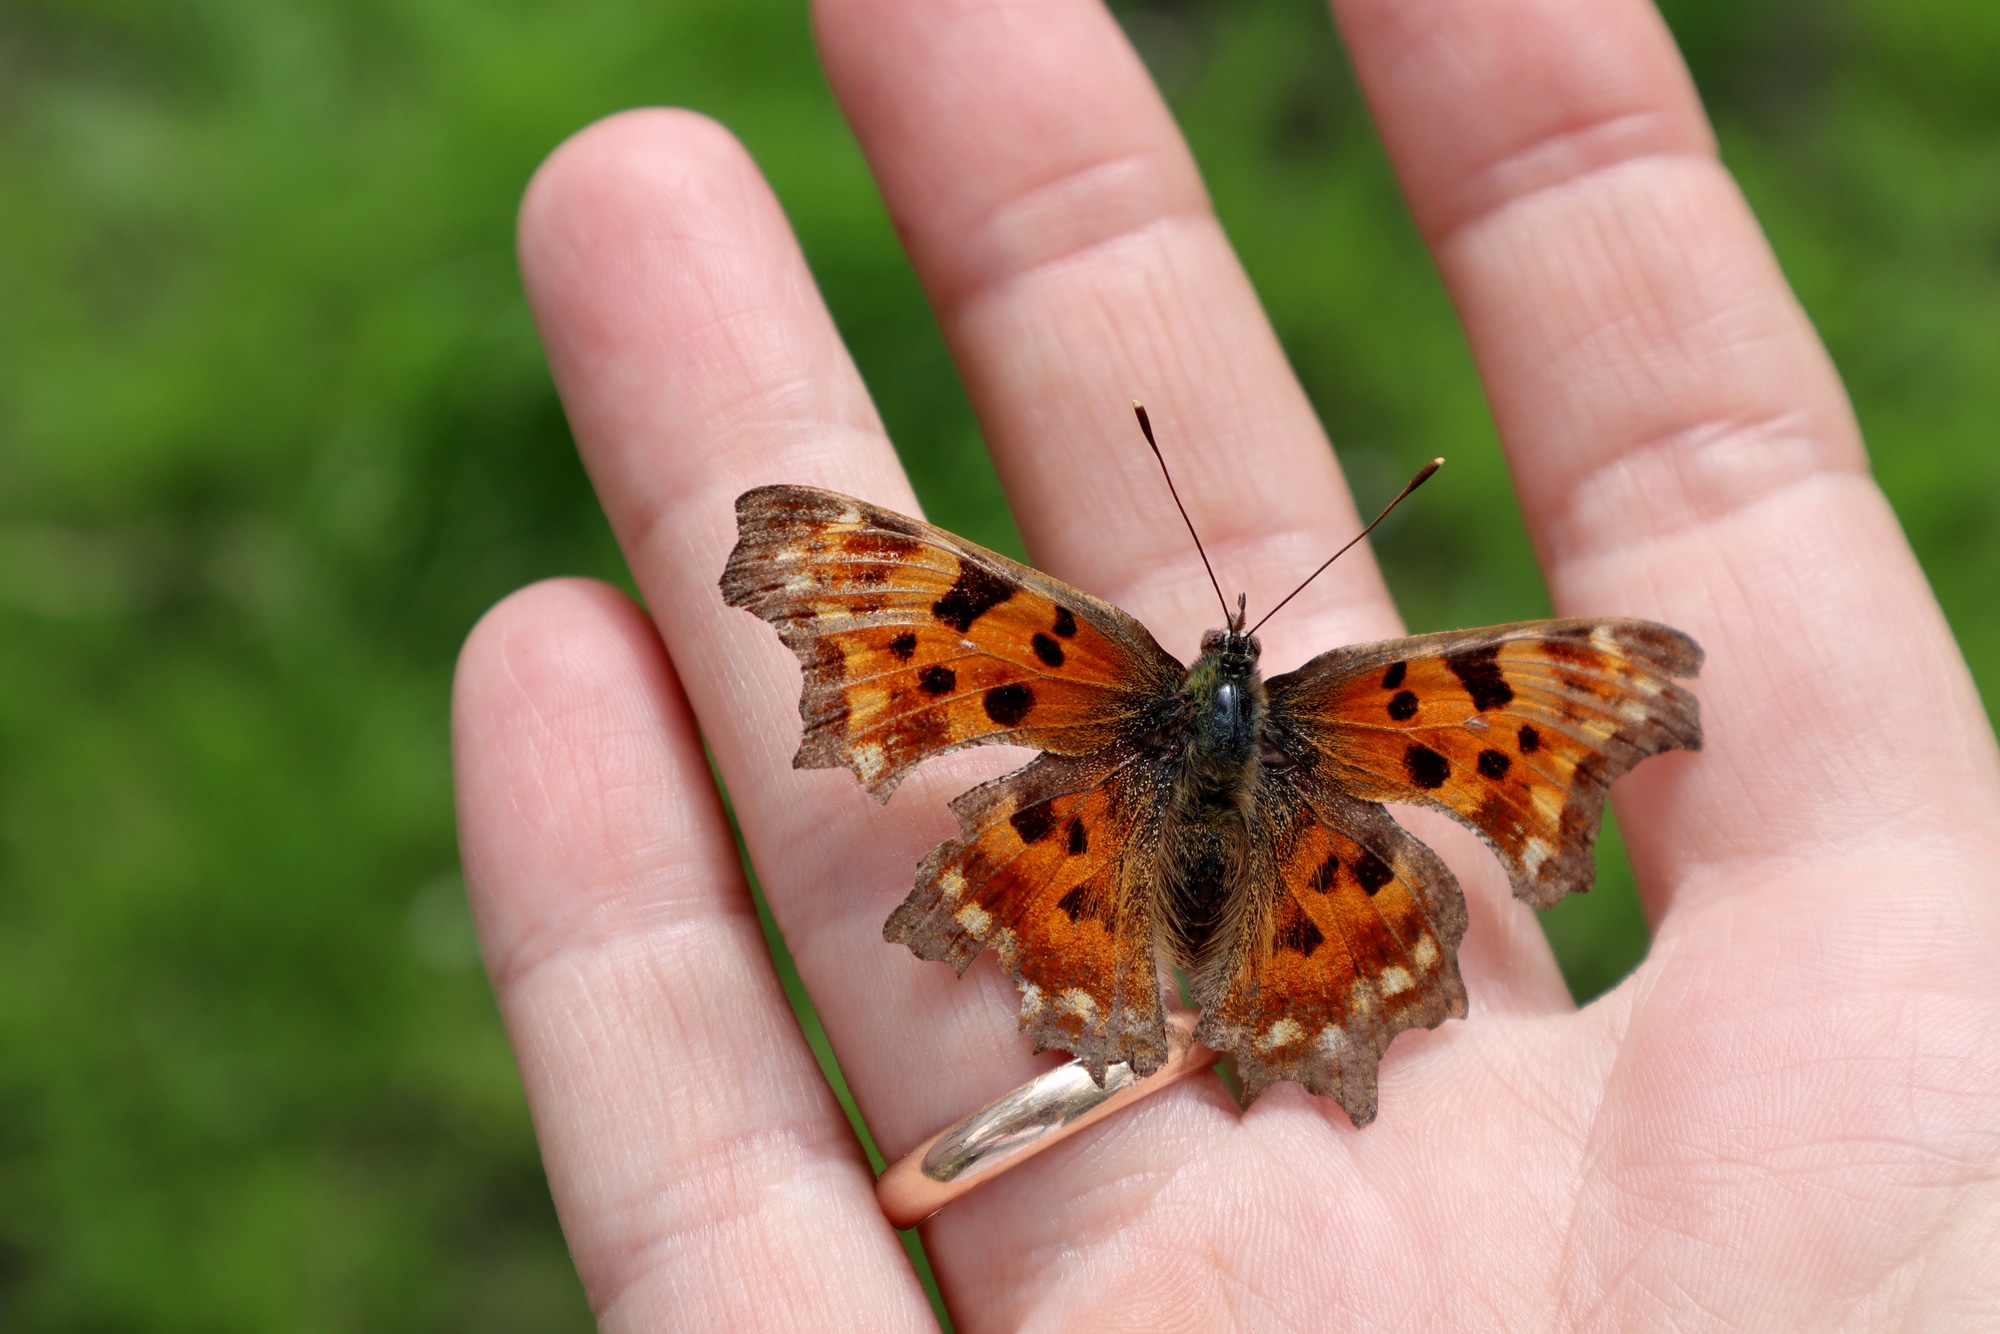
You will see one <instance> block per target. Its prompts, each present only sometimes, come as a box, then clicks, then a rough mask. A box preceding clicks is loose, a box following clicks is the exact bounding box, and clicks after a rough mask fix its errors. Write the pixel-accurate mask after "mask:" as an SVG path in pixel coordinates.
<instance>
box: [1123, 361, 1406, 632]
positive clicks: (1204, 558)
mask: <svg viewBox="0 0 2000 1334" xmlns="http://www.w3.org/2000/svg"><path fill="white" fill-rule="evenodd" d="M1132 411H1134V412H1136V413H1138V414H1139V429H1140V430H1141V431H1143V432H1145V434H1146V443H1147V444H1149V445H1151V446H1152V447H1153V457H1154V458H1156V459H1158V460H1159V461H1160V472H1161V473H1162V474H1163V475H1164V476H1165V477H1166V479H1167V492H1168V494H1169V495H1171V496H1173V498H1174V508H1175V509H1177V510H1179V511H1180V512H1181V522H1182V523H1184V524H1186V525H1187V530H1188V536H1189V537H1192V538H1193V539H1194V549H1195V550H1196V551H1197V552H1199V553H1200V555H1201V568H1202V569H1204V570H1207V571H1208V582H1209V585H1210V586H1211V587H1213V588H1214V589H1215V600H1216V601H1217V602H1220V603H1221V604H1222V616H1223V619H1224V620H1226V621H1229V623H1230V625H1231V626H1232V627H1233V626H1236V625H1240V624H1242V622H1240V621H1238V620H1236V619H1234V618H1232V617H1231V616H1230V615H1229V599H1228V598H1226V597H1224V596H1222V584H1221V583H1220V581H1218V580H1217V579H1216V577H1215V567H1214V566H1213V565H1210V564H1209V563H1208V552H1207V551H1205V550H1203V549H1202V545H1201V534H1200V533H1197V532H1196V531H1195V530H1194V520H1193V519H1190V518H1189V517H1188V512H1187V506H1185V505H1183V504H1181V493H1180V491H1179V490H1178V489H1176V488H1175V486H1174V475H1173V474H1172V473H1171V472H1168V471H1167V458H1166V455H1164V454H1162V453H1160V442H1159V441H1157V440H1155V439H1153V419H1152V418H1150V417H1148V416H1147V415H1146V405H1145V404H1144V403H1141V402H1140V401H1139V400H1138V399H1136V398H1135V399H1133V400H1132ZM1399 499H1400V497H1399Z"/></svg>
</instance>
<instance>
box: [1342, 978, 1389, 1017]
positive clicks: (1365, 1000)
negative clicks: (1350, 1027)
mask: <svg viewBox="0 0 2000 1334" xmlns="http://www.w3.org/2000/svg"><path fill="white" fill-rule="evenodd" d="M1381 1011H1382V1006H1381V1003H1380V1002H1379V1001H1377V1000H1376V999H1375V988H1373V987H1371V986H1369V985H1368V984H1367V983H1366V982H1364V981H1362V980H1361V979H1360V978H1358V977H1357V978H1355V979H1354V985H1353V986H1351V987H1349V988H1348V989H1347V1012H1348V1013H1349V1014H1351V1015H1353V1016H1354V1017H1355V1018H1357V1019H1365V1020H1368V1021H1370V1022H1373V1021H1374V1020H1375V1019H1376V1017H1377V1016H1378V1015H1380V1013H1381Z"/></svg>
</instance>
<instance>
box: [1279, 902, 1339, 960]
mask: <svg viewBox="0 0 2000 1334" xmlns="http://www.w3.org/2000/svg"><path fill="white" fill-rule="evenodd" d="M1325 943H1326V937H1325V936H1324V935H1322V934H1320V929H1319V928H1318V927H1317V926H1314V925H1313V920H1312V918H1310V917H1308V916H1306V915H1305V914H1304V913H1302V912H1298V911H1294V912H1293V913H1292V919H1291V920H1290V921H1289V922H1286V923H1285V924H1284V925H1283V926H1281V927H1279V928H1278V930H1277V932H1276V934H1274V935H1273V936H1272V937H1271V949H1272V951H1273V952H1274V953H1275V952H1276V951H1278V950H1296V951H1298V952H1299V953H1300V954H1303V955H1305V956H1306V957H1307V958H1308V959H1310V958H1312V953H1313V951H1314V950H1316V949H1318V948H1319V947H1320V946H1321V945H1323V944H1325Z"/></svg>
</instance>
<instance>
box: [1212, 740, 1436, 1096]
mask: <svg viewBox="0 0 2000 1334" xmlns="http://www.w3.org/2000/svg"><path fill="white" fill-rule="evenodd" d="M1253 809H1254V810H1255V812H1256V815H1255V821H1254V825H1253V830H1252V840H1251V842H1252V853H1251V856H1252V862H1251V865H1250V867H1249V871H1248V874H1247V875H1246V877H1245V879H1244V881H1243V882H1242V884H1241V886H1240V892H1241V893H1242V895H1243V897H1242V898H1241V899H1240V900H1239V901H1238V903H1237V905H1236V908H1235V912H1234V914H1233V917H1232V920H1231V921H1230V922H1229V924H1228V927H1227V930H1226V934H1225V935H1224V937H1223V939H1222V940H1221V941H1220V942H1219V945H1220V948H1219V949H1218V950H1217V952H1216V953H1215V954H1213V955H1212V956H1211V957H1210V959H1208V960H1207V961H1205V966H1204V968H1203V969H1202V972H1201V974H1200V976H1198V977H1197V979H1196V993H1197V999H1198V1000H1199V1001H1200V1003H1201V1008H1202V1016H1201V1022H1200V1024H1199V1026H1198V1027H1197V1028H1196V1030H1195V1038H1196V1040H1197V1041H1200V1042H1202V1043H1204V1044H1206V1045H1207V1046H1209V1047H1211V1048H1213V1049H1214V1050H1217V1051H1227V1052H1229V1053H1230V1054H1231V1055H1232V1056H1234V1057H1235V1058H1236V1071H1237V1075H1238V1077H1239V1078H1241V1080H1242V1081H1243V1099H1244V1103H1245V1105H1246V1106H1247V1105H1248V1104H1249V1102H1250V1101H1251V1100H1253V1099H1254V1098H1256V1096H1257V1095H1258V1094H1259V1093H1261V1092H1262V1091H1263V1090H1264V1089H1265V1088H1266V1087H1267V1086H1268V1085H1270V1084H1272V1083H1274V1082H1276V1081H1277V1080H1280V1079H1292V1080H1297V1081H1298V1082H1299V1083H1301V1084H1304V1085H1305V1086H1306V1087H1307V1088H1309V1089H1311V1090H1312V1091H1313V1092H1314V1093H1318V1094H1322V1095H1325V1096H1328V1097H1332V1098H1335V1099H1337V1100H1338V1101H1339V1102H1340V1105H1341V1106H1342V1107H1343V1108H1345V1109H1346V1111H1347V1114H1348V1116H1349V1118H1350V1119H1352V1120H1353V1122H1354V1124H1355V1125H1357V1126H1363V1125H1366V1124H1368V1122H1370V1121H1372V1120H1374V1119H1375V1107H1376V1068H1377V1065H1378V1064H1379V1062H1380V1060H1381V1056H1382V1052H1383V1050H1384V1049H1385V1048H1387V1047H1388V1045H1389V1040H1390V1039H1391V1038H1393V1037H1395V1036H1396V1034H1398V1033H1400V1032H1402V1031H1403V1030H1404V1029H1406V1028H1435V1027H1436V1026H1437V1025H1438V1024H1440V1023H1442V1022H1444V1021H1445V1020H1446V1019H1448V1018H1462V1017H1463V1016H1464V1014H1465V984H1464V983H1463V982H1462V981H1461V980H1460V979H1459V974H1458V944H1459V941H1460V940H1461V939H1462V938H1463V937H1464V935H1465V926H1466V916H1465V899H1464V896H1463V895H1462V894H1461V893H1460V892H1459V888H1458V881H1457V880H1456V879H1455V878H1453V876H1452V874H1451V872H1450V871H1449V870H1448V869H1446V867H1445V865H1444V863H1443V862H1442V861H1440V860H1439V859H1438V856H1437V854H1436V853H1434V852H1432V851H1431V850H1430V849H1429V848H1427V847H1425V846H1424V845H1423V844H1422V843H1420V842H1418V841H1417V840H1416V839H1415V838H1413V837H1411V836H1410V834H1409V833H1408V832H1406V831H1405V830H1404V829H1403V827H1402V826H1401V825H1399V824H1397V823H1396V822H1395V820H1393V819H1392V818H1390V816H1389V813H1388V812H1387V811H1384V810H1383V809H1382V808H1381V807H1380V806H1377V805H1374V804H1373V803H1370V802H1359V801H1354V800H1351V799H1349V798H1346V797H1343V796H1341V795H1339V794H1338V793H1335V792H1331V791H1328V790H1326V789H1324V788H1323V787H1321V786H1320V785H1319V784H1317V783H1315V782H1314V781H1313V780H1312V779H1311V777H1310V776H1309V775H1307V774H1304V773H1302V772H1301V771H1298V770H1292V771H1290V772H1288V773H1287V772H1274V771H1266V773H1265V774H1264V776H1263V777H1262V778H1261V780H1260V781H1259V784H1258V789H1257V796H1256V801H1255V805H1254V807H1253Z"/></svg>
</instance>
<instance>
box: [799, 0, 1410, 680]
mask: <svg viewBox="0 0 2000 1334" xmlns="http://www.w3.org/2000/svg"><path fill="white" fill-rule="evenodd" d="M815 18H816V26H817V30H818V34H819V39H820V48H821V53H822V57H823V59H824V61H825V64H826V68H827V74H828V78H829V80H830V81H831V83H832V85H833V89H834V92H835V95H836V96H837V97H839V99H840V102H841V106H842V108H843V110H845V111H846V113H847V116H848V119H849V121H850V123H851V124H852V125H853V127H854V130H855V133H856V135H857V136H858V138H859V139H860V142H861V145H862V148H863V151H864V152H865V153H866V154H867V156H868V160H869V164H870V166H871V167H872V169H873V170H874V172H875V175H876V179H877V180H878V181H879V182H880V183H881V186H882V190H883V195H884V197H885V199H886V200H887V202H888V205H889V211H890V213H891V215H892V216H893V217H894V218H895V221H896V225H897V230H898V234H899V235H901V236H902V237H903V239H904V242H905V244H906V246H907V247H908V249H909V252H910V257H911V259H912V261H913V262H914V263H915V265H916V268H917V272H918V274H919V275H920V277H921V278H922V280H923V282H924V285H925V288H926V289H927V291H928V292H929V294H930V297H931V300H932V303H933V305H934V306H935V308H936V310H937V313H938V317H939V320H940V322H941V324H942V325H943V328H944V331H945V335H946V337H947V339H948V340H949V342H950V343H951V345H952V348H953V351H954V352H955V354H956V355H957V357H958V362H959V367H960V370H961V373H962V375H963V376H964V379H965V383H966V385H967V388H968V390H969V391H970V393H971V396H972V400H973V404H974V406H975V408H976V409H977V411H978V413H979V417H980V421H981V423H982V425H983V426H984V427H985V430H986V436H987V440H988V442H989V445H990V447H991V448H992V451H993V454H994V459H995V461H996V463H997V465H998V467H999V470H1000V474H1001V478H1002V480H1003V481H1004V483H1005V484H1006V488H1007V493H1008V496H1009V498H1010V499H1011V500H1012V501H1013V504H1014V510H1015V513H1016V517H1017V519H1018V521H1019V524H1020V527H1021V531H1022V534H1023V536H1024V537H1025V538H1026V540H1027V543H1028V546H1029V549H1030V550H1031V551H1032V552H1033V553H1034V555H1035V558H1036V560H1037V562H1038V563H1039V564H1041V565H1042V566H1043V567H1044V568H1046V569H1049V570H1050V571H1052V572H1053V573H1055V574H1058V575H1060V576H1062V577H1064V578H1066V579H1071V580H1072V581H1075V582H1077V583H1079V584H1081V585H1082V586H1083V587H1085V588H1087V589H1089V590H1090V591H1093V592H1096V593H1099V594H1102V595H1104V596H1107V597H1109V598H1110V599H1111V600H1113V601H1114V602H1117V603H1118V604H1119V605H1121V606H1124V607H1126V608H1127V609H1128V610H1130V611H1132V612H1134V613H1135V614H1136V615H1138V616H1140V618H1141V619H1142V620H1144V621H1146V623H1147V624H1148V625H1149V626H1151V627H1153V628H1154V629H1155V631H1156V632H1158V633H1160V634H1161V635H1162V636H1163V640H1164V641H1165V642H1166V643H1167V646H1168V647H1169V648H1170V649H1173V650H1175V651H1177V652H1179V653H1181V654H1183V655H1184V656H1185V655H1187V654H1191V653H1192V652H1193V650H1194V648H1195V646H1196V642H1197V639H1198V636H1199V634H1200V632H1201V631H1203V630H1205V629H1208V628H1211V627H1214V626H1216V625H1218V624H1220V623H1221V617H1222V615H1223V611H1222V609H1221V608H1219V607H1218V606H1217V603H1216V598H1215V594H1214V592H1213V590H1212V589H1211V588H1210V585H1209V582H1208V578H1207V576H1206V575H1205V574H1204V573H1203V571H1202V567H1201V564H1200V561H1199V559H1198V557H1197V555H1196V552H1195V550H1194V547H1193V544H1192V543H1191V542H1190V541H1189V539H1188V536H1187V533H1186V531H1185V529H1184V528H1183V527H1182V524H1181V521H1180V518H1179V516H1178V515H1177V514H1176V512H1175V510H1174V506H1173V502H1172V500H1171V499H1170V497H1169V495H1168V493H1167V490H1166V487H1165V485H1164V484H1163V483H1162V481H1161V478H1160V475H1159V470H1158V467H1157V465H1156V463H1155V462H1154V460H1153V458H1152V456H1151V455H1150V453H1149V452H1148V451H1147V449H1146V447H1145V444H1144V442H1143V441H1142V439H1141V438H1140V436H1139V433H1138V431H1137V430H1136V429H1135V427H1134V423H1133V420H1132V414H1131V410H1130V407H1129V400H1131V399H1133V398H1140V399H1143V400H1145V401H1146V403H1147V406H1148V408H1149V409H1150V410H1151V412H1152V414H1153V419H1154V422H1155V424H1156V426H1157V428H1158V430H1159V434H1160V438H1161V443H1162V446H1163V448H1164V450H1165V452H1166V453H1167V456H1168V458H1169V460H1170V462H1171V464H1172V466H1173V468H1174V471H1175V474H1176V479H1177V481H1178V483H1179V486H1180V489H1181V493H1182V495H1183V496H1184V497H1185V498H1186V499H1187V502H1188V509H1189V511H1190V513H1191V515H1192V517H1193V519H1194V522H1195V525H1196V527H1197V528H1198V529H1199V530H1200V532H1201V535H1202V538H1203V541H1204V542H1205V544H1206V545H1207V547H1208V549H1209V554H1210V556H1211V558H1212V559H1213V561H1214V564H1215V566H1216V572H1217V574H1218V576H1219V577H1220V579H1221V580H1222V581H1223V585H1224V587H1223V592H1224V594H1225V595H1226V596H1227V598H1228V599H1229V600H1230V602H1231V603H1233V601H1234V598H1235V595H1236V593H1237V592H1238V591H1239V590H1247V591H1248V592H1249V593H1250V595H1251V607H1252V616H1253V618H1254V617H1255V616H1256V615H1257V614H1258V609H1260V608H1269V607H1270V606H1272V605H1273V604H1274V603H1275V602H1276V601H1277V599H1278V598H1279V597H1281V596H1283V594H1284V593H1285V592H1286V591H1288V590H1289V589H1290V587H1291V585H1292V584H1294V583H1296V582H1297V581H1298V579H1300V578H1301V577H1303V576H1304V574H1305V573H1307V572H1308V571H1310V570H1311V569H1312V568H1313V567H1314V566H1315V565H1317V564H1318V563H1319V562H1320V561H1321V560H1323V559H1324V558H1325V556H1326V555H1327V554H1328V553H1329V552H1331V551H1332V550H1333V549H1334V548H1335V547H1336V546H1338V544H1339V543H1340V542H1342V541H1344V540H1346V539H1347V538H1349V537H1351V536H1353V534H1354V531H1355V528H1356V521H1355V514H1354V508H1353V505H1352V503H1351V501H1350V500H1349V498H1348V495H1347V492H1346V488H1345V486H1344V484H1343V483H1342V480H1341V477H1340V473H1339V469H1338V467H1337V466H1336V465H1335V463H1334V459H1333V454H1332V451H1331V450H1330V449H1329V448H1328V447H1327V441H1326V437H1325V435H1324V434H1323V433H1322V432H1321V430H1320V427H1319V424H1318V422H1317V421H1316V420H1315V418H1314V416H1313V413H1312V410H1311V407H1310V405H1309V404H1308V402H1307V400H1306V398H1305V395H1304V393H1303V392H1302V391H1301V389H1300V387H1299V385H1298V382H1297V380H1296V379H1295V378H1294V376H1293V375H1292V373H1291V370H1290V367H1289V366H1288V365H1287V363H1286V361H1285V357H1284V353H1283V351H1282V350H1281V349H1280V348H1279V346H1278V343H1277V339H1276V338H1275V337H1274V336H1273V334H1272V331H1271V328H1270V325H1269V323H1268V322H1267V321H1266V320H1265V318H1264V315H1263V312H1262V309H1261V308H1260V306H1259V304H1258V301H1257V298H1256V294H1255V292H1254V291H1253V290H1252V289H1251V287H1250V284H1249V282H1248V280H1247V279H1246V278H1245V276H1244V273H1243V270H1242V268H1241V266H1240V265H1239V264H1238V263H1237V261H1236V257H1235V255H1234V254H1233V253H1232V251H1231V250H1230V247H1229V243H1228V240H1227V238H1226V237H1225V236H1224V235H1223V233H1222V230H1221V228H1220V226H1219V225H1218V224H1217V222H1216V219H1215V217H1214V215H1213V214H1212V213H1211V211H1210V209H1209V204H1208V199H1207V196H1206V194H1205V192H1204V191H1203V188H1202V184H1201V180H1200V177H1199V175H1198V174H1197V172H1196V170H1195V166H1194V162H1193V160H1192V158H1191V156H1190V155H1189V153H1188V150H1187V146H1186V145H1185V144H1184V143H1183V142H1182V140H1181V137H1180V134H1179V131H1178V130H1177V129H1176V127H1175V125H1174V122H1173V119H1172V117H1171V116H1170V115H1169V114H1168V112H1167V109H1166V107H1165V105H1164V104H1163V103H1162V102H1161V100H1160V98H1159V95H1158V93H1157V92H1156V91H1155V89H1154V88H1153V85H1152V83H1151V81H1150V80H1149V78H1148V77H1147V74H1146V71H1145V69H1144V67H1143V66H1142V65H1141V64H1140V62H1139V60H1138V57H1137V56H1136V55H1135V54H1134V52H1133V51H1132V48H1131V46H1130V45H1129V44H1128V43H1127V42H1126V40H1125V38H1124V36H1123V34H1122V33H1121V32H1120V31H1119V29H1118V26H1117V24H1116V23H1115V22H1114V21H1113V20H1112V18H1111V15H1110V13H1109V12H1108V11H1107V10H1106V9H1105V8H1104V7H1103V6H1102V5H1101V4H1098V3H1096V0H1027V2H1026V3H1021V2H1019V0H1005V2H1002V0H947V2H946V3H934V4H920V5H913V4H909V3H906V0H819V3H818V4H817V5H816V7H815ZM1355 554H1357V555H1362V556H1363V558H1362V559H1359V560H1350V561H1343V562H1342V563H1341V564H1340V565H1339V566H1336V567H1335V570H1334V571H1333V572H1330V573H1329V575H1328V576H1327V581H1326V583H1325V584H1324V586H1317V585H1316V586H1315V590H1314V595H1313V598H1312V599H1311V601H1310V602H1309V603H1307V604H1305V605H1300V606H1296V607H1295V608H1294V609H1292V610H1291V611H1288V612H1287V615H1286V617H1285V618H1282V619H1280V620H1277V621H1274V622H1273V623H1272V625H1271V626H1270V627H1269V632H1268V635H1267V636H1266V656H1267V658H1268V659H1269V665H1270V666H1271V667H1273V668H1280V667H1282V666H1289V665H1291V664H1292V663H1294V662H1296V661H1297V660H1299V659H1302V658H1304V657H1305V656H1308V655H1310V654H1311V653H1314V652H1317V651H1319V650H1322V649H1324V648H1326V647H1328V645H1329V644H1330V643H1331V642H1339V641H1336V640H1332V639H1329V638H1328V637H1327V636H1328V635H1329V634H1331V633H1335V632H1338V633H1340V634H1341V635H1343V636H1344V638H1345V639H1348V640H1352V639H1357V638H1373V637H1380V636H1384V635H1390V634H1395V633H1397V632H1398V623H1397V621H1396V618H1395V615H1394V611H1393V609H1392V608H1391V606H1390V604H1389V601H1388V598H1387V595H1386V593H1385V592H1384V590H1383V586H1382V583H1381V581H1380V578H1379V577H1378V575H1377V573H1376V571H1375V569H1374V567H1373V565H1372V564H1371V562H1370V561H1369V560H1368V559H1367V558H1366V556H1365V554H1364V553H1360V552H1357V553H1355ZM1293 611H1296V612H1297V613H1299V614H1298V615H1296V616H1294V615H1293V614H1292V613H1293ZM1315 612H1317V615H1318V620H1317V621H1315V619H1314V613H1315Z"/></svg>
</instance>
